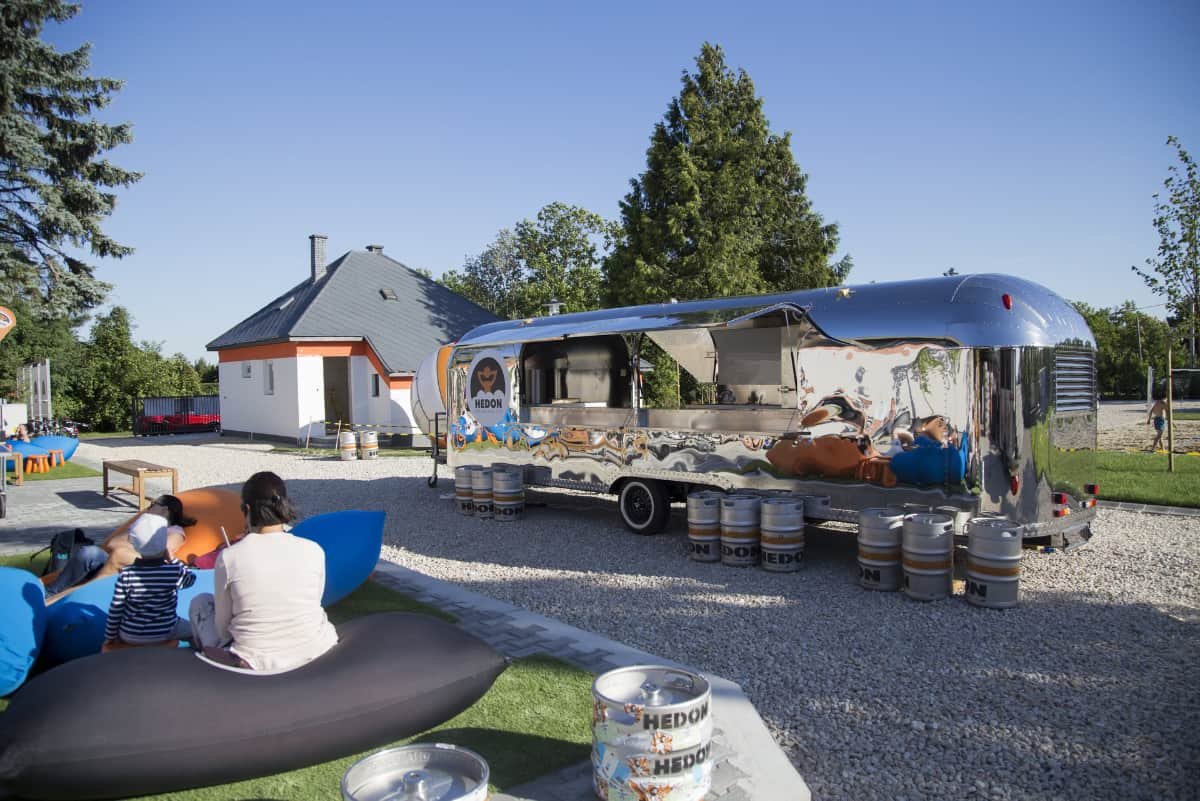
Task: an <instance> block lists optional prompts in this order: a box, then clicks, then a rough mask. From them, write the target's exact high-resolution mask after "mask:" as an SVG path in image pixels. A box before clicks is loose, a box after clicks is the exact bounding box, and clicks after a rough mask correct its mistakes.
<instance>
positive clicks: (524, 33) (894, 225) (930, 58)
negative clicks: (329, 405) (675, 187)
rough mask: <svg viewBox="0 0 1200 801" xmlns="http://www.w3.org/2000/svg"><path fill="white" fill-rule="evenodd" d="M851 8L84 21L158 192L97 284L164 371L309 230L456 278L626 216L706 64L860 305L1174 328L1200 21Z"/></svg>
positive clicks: (138, 199) (175, 7) (998, 7)
mask: <svg viewBox="0 0 1200 801" xmlns="http://www.w3.org/2000/svg"><path fill="white" fill-rule="evenodd" d="M501 5H504V6H512V7H511V8H500V7H499V6H501ZM834 5H835V4H829V3H753V2H750V3H747V2H743V3H738V4H734V3H729V2H721V3H703V2H689V3H654V2H645V0H643V1H642V2H638V3H625V2H609V3H601V4H589V5H587V6H586V10H583V7H582V6H581V4H572V3H562V2H553V3H549V2H547V3H523V4H521V3H512V4H480V5H478V6H477V7H469V6H467V5H465V4H446V5H444V6H439V7H437V8H433V7H430V4H416V3H398V2H393V1H391V0H371V2H346V3H342V4H337V5H336V6H335V5H334V4H329V3H325V2H319V3H318V2H306V1H302V0H289V2H277V1H275V0H271V1H270V2H267V1H265V0H255V2H226V1H225V0H220V1H215V2H206V3H174V2H166V3H164V2H161V1H160V0H155V1H154V2H150V1H148V0H139V1H134V0H122V2H100V0H85V4H84V8H83V10H82V12H81V13H80V14H79V16H77V17H76V18H75V19H74V20H72V21H70V22H68V23H67V24H66V25H63V26H51V27H50V28H49V29H48V31H47V33H46V36H47V38H49V39H50V40H51V41H53V42H54V43H55V44H56V45H57V46H58V47H59V48H60V49H65V48H68V47H73V46H76V45H78V44H80V43H82V42H85V41H88V42H91V43H92V44H93V48H94V49H93V69H92V72H93V74H97V75H105V76H110V77H116V78H121V79H124V80H125V81H127V84H126V86H125V88H124V90H123V91H122V92H121V93H120V94H119V95H118V96H117V97H116V99H115V101H114V102H113V104H112V106H111V108H110V110H109V111H108V112H106V113H105V116H106V118H107V119H111V120H127V121H130V122H132V123H133V124H134V139H135V141H134V143H133V144H132V145H128V146H123V147H121V148H118V149H117V150H115V151H113V153H112V154H111V158H112V160H113V161H115V162H116V163H118V164H120V165H121V166H124V167H127V168H130V169H136V170H140V171H143V172H145V173H146V177H145V178H144V179H143V180H142V181H141V182H140V183H138V184H136V185H135V186H134V187H133V188H132V189H130V190H127V191H124V192H123V193H122V195H121V200H120V203H119V206H118V209H117V212H116V213H115V214H114V216H113V217H112V218H111V219H110V221H109V223H108V224H107V226H106V228H107V230H108V231H109V233H111V234H112V235H113V236H115V237H116V238H117V240H118V241H120V242H122V243H125V244H128V245H132V246H133V247H135V248H136V249H137V252H136V253H135V254H134V255H133V256H131V257H127V258H125V259H123V260H119V261H111V260H105V261H102V262H101V263H100V269H99V276H100V277H101V278H103V279H104V280H106V281H109V282H111V283H112V284H114V285H115V289H114V291H113V293H112V295H111V296H110V301H111V302H112V303H119V304H121V305H124V306H126V307H127V308H128V309H129V310H130V311H131V313H132V314H133V316H134V320H135V322H136V324H137V328H136V329H135V336H136V337H137V338H139V339H149V340H155V341H160V342H162V343H163V344H164V350H165V351H166V352H167V353H172V352H175V351H182V352H183V353H185V354H186V355H187V356H188V357H189V358H199V357H201V356H206V358H208V359H209V360H210V361H213V360H214V359H215V354H206V353H205V351H204V344H205V343H206V342H207V341H209V340H210V339H212V338H214V337H216V336H217V335H218V334H220V333H222V332H223V331H224V330H226V329H227V328H228V327H229V326H231V325H233V324H234V323H236V322H238V321H239V320H241V319H243V318H244V317H246V316H247V315H249V314H250V313H252V312H253V311H255V310H256V309H258V308H259V307H260V306H262V305H263V304H265V303H266V302H267V301H268V300H270V299H271V298H273V297H275V296H276V295H278V294H279V293H280V292H282V291H283V290H285V289H287V288H288V287H290V286H292V285H293V284H295V283H298V282H299V281H300V280H301V279H303V278H304V277H305V276H306V275H307V274H308V269H309V267H308V239H307V237H308V235H309V234H310V233H314V232H317V233H324V234H327V235H328V236H329V254H330V258H331V259H332V258H333V257H336V256H337V255H340V254H341V253H344V252H345V251H347V250H350V249H362V248H363V247H364V246H365V245H366V244H369V243H380V244H383V245H384V246H385V248H386V253H388V254H389V255H391V256H393V257H394V258H397V259H399V260H400V261H403V262H405V263H406V264H408V265H409V266H413V267H424V268H427V269H429V270H431V271H432V272H433V273H434V275H440V274H441V273H442V272H444V271H446V270H449V269H455V268H458V267H460V266H461V265H462V263H463V260H464V257H465V256H466V255H467V254H473V253H478V252H479V251H480V250H482V249H483V248H484V247H485V246H486V245H487V244H488V243H489V242H490V241H491V240H492V239H493V238H494V236H495V234H496V232H497V231H498V230H500V229H501V228H505V227H510V226H512V225H513V224H514V223H516V222H517V221H518V220H520V219H523V218H526V217H533V216H534V215H535V214H536V212H537V210H538V209H539V208H540V207H541V206H543V205H545V204H547V203H550V202H552V201H555V200H560V201H564V202H567V203H573V204H577V205H581V206H584V207H586V208H588V209H591V210H592V211H596V212H598V213H600V214H602V215H604V216H606V217H609V218H613V219H616V218H617V216H618V203H619V201H620V199H621V197H622V196H623V195H624V193H625V192H626V191H627V188H628V182H629V180H630V179H631V178H633V177H634V176H636V175H637V174H639V173H640V172H641V171H642V170H643V169H644V168H645V150H646V146H647V144H648V142H649V136H650V132H651V130H652V128H653V126H654V124H655V122H657V121H658V120H659V119H661V117H662V114H663V112H664V111H665V110H666V107H667V104H668V102H669V101H670V99H671V98H672V97H674V96H675V95H676V94H677V93H678V91H679V86H680V84H679V78H680V74H681V72H682V71H683V70H688V69H692V68H694V59H695V57H696V55H697V53H698V52H699V50H700V45H701V43H702V42H704V41H706V40H707V41H712V42H714V43H717V44H720V45H721V46H722V47H723V48H724V49H725V54H726V59H727V61H728V63H729V64H730V65H732V66H734V67H741V68H743V69H745V70H746V71H747V72H748V73H749V74H750V76H751V78H752V79H753V80H754V83H755V86H756V88H757V91H758V94H759V95H760V96H761V97H762V98H763V99H764V101H765V111H766V114H767V117H768V119H769V120H770V122H771V126H772V129H773V130H774V131H776V132H783V131H790V132H791V133H792V144H793V150H794V152H795V157H796V161H797V163H798V164H799V165H800V167H801V168H802V169H803V170H804V171H805V172H807V173H808V175H809V196H810V197H811V198H812V200H813V203H814V205H815V207H816V209H817V210H818V211H819V212H820V213H821V214H823V215H824V216H825V218H826V219H827V220H832V221H836V222H838V223H839V224H840V226H841V250H842V252H849V253H850V254H852V255H853V257H854V260H855V268H854V272H853V273H852V275H851V278H850V281H851V283H859V282H866V281H872V280H888V279H900V278H913V277H920V276H930V275H937V274H939V273H941V272H942V271H944V270H946V269H947V268H949V267H954V268H955V269H957V270H958V271H959V272H962V273H967V272H1006V273H1012V274H1015V275H1020V276H1024V277H1027V278H1031V279H1033V280H1036V281H1039V282H1041V283H1043V284H1045V285H1046V286H1048V287H1049V288H1051V289H1053V290H1054V291H1056V292H1058V293H1059V294H1061V295H1063V296H1065V297H1067V298H1069V299H1078V300H1085V301H1087V302H1089V303H1092V304H1093V305H1100V306H1112V305H1116V304H1119V303H1120V302H1122V301H1124V300H1126V299H1132V300H1134V301H1135V302H1137V303H1138V304H1139V305H1149V304H1154V303H1158V302H1160V301H1159V300H1158V299H1157V298H1155V297H1154V296H1152V295H1151V294H1150V293H1149V292H1148V290H1146V289H1145V288H1144V286H1143V285H1142V283H1141V281H1140V280H1139V279H1138V278H1137V276H1136V275H1134V274H1133V272H1132V271H1131V270H1130V265H1133V264H1138V265H1141V264H1142V263H1143V262H1144V260H1145V259H1146V258H1147V257H1148V256H1151V255H1153V253H1154V250H1155V247H1156V246H1157V237H1156V235H1155V232H1154V230H1153V228H1152V227H1151V223H1150V221H1151V216H1152V209H1153V200H1152V197H1151V196H1152V195H1153V193H1154V192H1156V191H1158V189H1159V188H1160V186H1161V183H1162V180H1163V179H1164V178H1165V177H1166V174H1167V167H1168V166H1169V165H1170V164H1171V163H1172V153H1173V151H1172V150H1171V149H1169V148H1167V147H1166V146H1165V144H1164V143H1165V140H1166V138H1167V135H1168V134H1175V135H1176V136H1178V137H1180V139H1181V140H1182V141H1183V144H1184V146H1185V147H1187V148H1189V150H1190V151H1191V152H1192V154H1193V156H1195V157H1197V158H1200V91H1198V90H1197V87H1198V86H1200V82H1198V80H1197V79H1198V78H1200V45H1198V44H1197V43H1198V42H1200V5H1198V4H1197V3H1195V2H1194V0H1161V1H1160V0H1150V2H1141V3H1133V2H1129V3H1104V2H1088V3H1044V2H1039V3H1024V2H1022V3H1000V4H997V3H966V4H953V3H948V2H947V3H924V2H916V3H884V2H879V3H872V4H836V7H834ZM1153 311H1160V310H1153Z"/></svg>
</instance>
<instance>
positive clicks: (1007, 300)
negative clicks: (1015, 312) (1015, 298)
mask: <svg viewBox="0 0 1200 801" xmlns="http://www.w3.org/2000/svg"><path fill="white" fill-rule="evenodd" d="M1000 302H1001V303H1003V304H1004V308H1006V309H1008V310H1009V311H1012V295H1010V294H1008V293H1007V292H1005V293H1004V294H1003V295H1001V296H1000Z"/></svg>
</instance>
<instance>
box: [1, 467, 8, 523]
mask: <svg viewBox="0 0 1200 801" xmlns="http://www.w3.org/2000/svg"><path fill="white" fill-rule="evenodd" d="M4 467H6V468H7V465H4ZM7 516H8V493H7V492H0V518H5V517H7Z"/></svg>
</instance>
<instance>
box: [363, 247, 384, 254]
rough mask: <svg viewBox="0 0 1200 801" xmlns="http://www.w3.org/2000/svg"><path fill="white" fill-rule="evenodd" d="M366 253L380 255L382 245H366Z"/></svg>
mask: <svg viewBox="0 0 1200 801" xmlns="http://www.w3.org/2000/svg"><path fill="white" fill-rule="evenodd" d="M367 252H368V253H382V252H383V245H367Z"/></svg>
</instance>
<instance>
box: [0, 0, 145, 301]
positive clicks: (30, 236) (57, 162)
mask: <svg viewBox="0 0 1200 801" xmlns="http://www.w3.org/2000/svg"><path fill="white" fill-rule="evenodd" d="M78 11H79V6H78V5H75V4H72V3H67V2H62V0H5V2H3V3H0V131H3V135H0V296H3V297H6V298H14V297H25V298H30V299H32V300H35V301H41V303H40V305H42V306H44V307H45V309H46V310H47V311H48V312H49V313H51V314H54V315H66V314H73V313H76V312H79V311H82V310H86V309H89V308H93V307H95V306H97V305H98V304H99V303H101V302H102V301H103V299H104V296H105V295H106V293H107V292H108V290H109V288H110V287H109V285H108V284H106V283H104V282H103V281H100V280H98V279H97V278H96V277H95V276H94V275H93V271H94V269H95V267H94V266H93V265H90V264H88V263H86V262H85V261H84V260H83V259H81V258H79V254H80V253H81V252H82V251H90V253H91V254H92V255H93V256H98V257H121V256H125V255H128V254H129V253H131V252H132V249H131V248H129V247H126V246H124V245H121V244H118V243H117V242H115V241H114V240H112V239H110V238H109V237H108V236H106V235H105V234H104V232H103V231H102V230H101V228H100V224H101V222H102V221H103V220H104V219H105V218H106V217H108V215H109V214H111V213H112V210H113V206H114V205H115V203H116V196H115V195H114V194H113V193H112V192H110V191H107V190H109V189H111V188H114V187H125V186H130V185H131V184H133V183H134V182H135V181H137V180H138V179H139V178H141V175H140V174H139V173H136V172H130V171H128V170H123V169H121V168H120V167H117V166H115V165H114V164H112V163H111V162H109V161H107V160H106V159H105V158H103V154H104V153H105V152H106V151H108V150H111V149H112V148H114V147H116V146H117V145H120V144H124V143H127V142H129V141H131V128H130V125H128V124H119V125H108V124H105V123H102V122H99V121H98V120H96V119H94V118H92V116H91V115H92V114H93V113H94V112H95V111H96V110H98V109H102V108H104V107H105V106H107V105H108V103H109V101H110V100H111V99H112V95H113V94H114V93H115V92H117V91H118V90H119V89H120V88H121V86H122V82H121V81H117V80H113V79H111V78H94V77H91V76H89V75H87V74H86V70H87V69H88V65H89V52H90V45H86V44H85V45H83V46H82V47H80V48H78V49H76V50H72V51H70V52H67V53H60V52H58V51H56V50H55V49H54V48H53V47H52V46H51V45H49V44H47V43H46V42H44V41H42V40H41V38H40V37H41V33H42V28H43V26H44V25H45V23H46V21H47V20H53V21H55V22H65V21H66V20H69V19H70V18H71V17H73V16H75V14H76V13H77V12H78Z"/></svg>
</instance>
